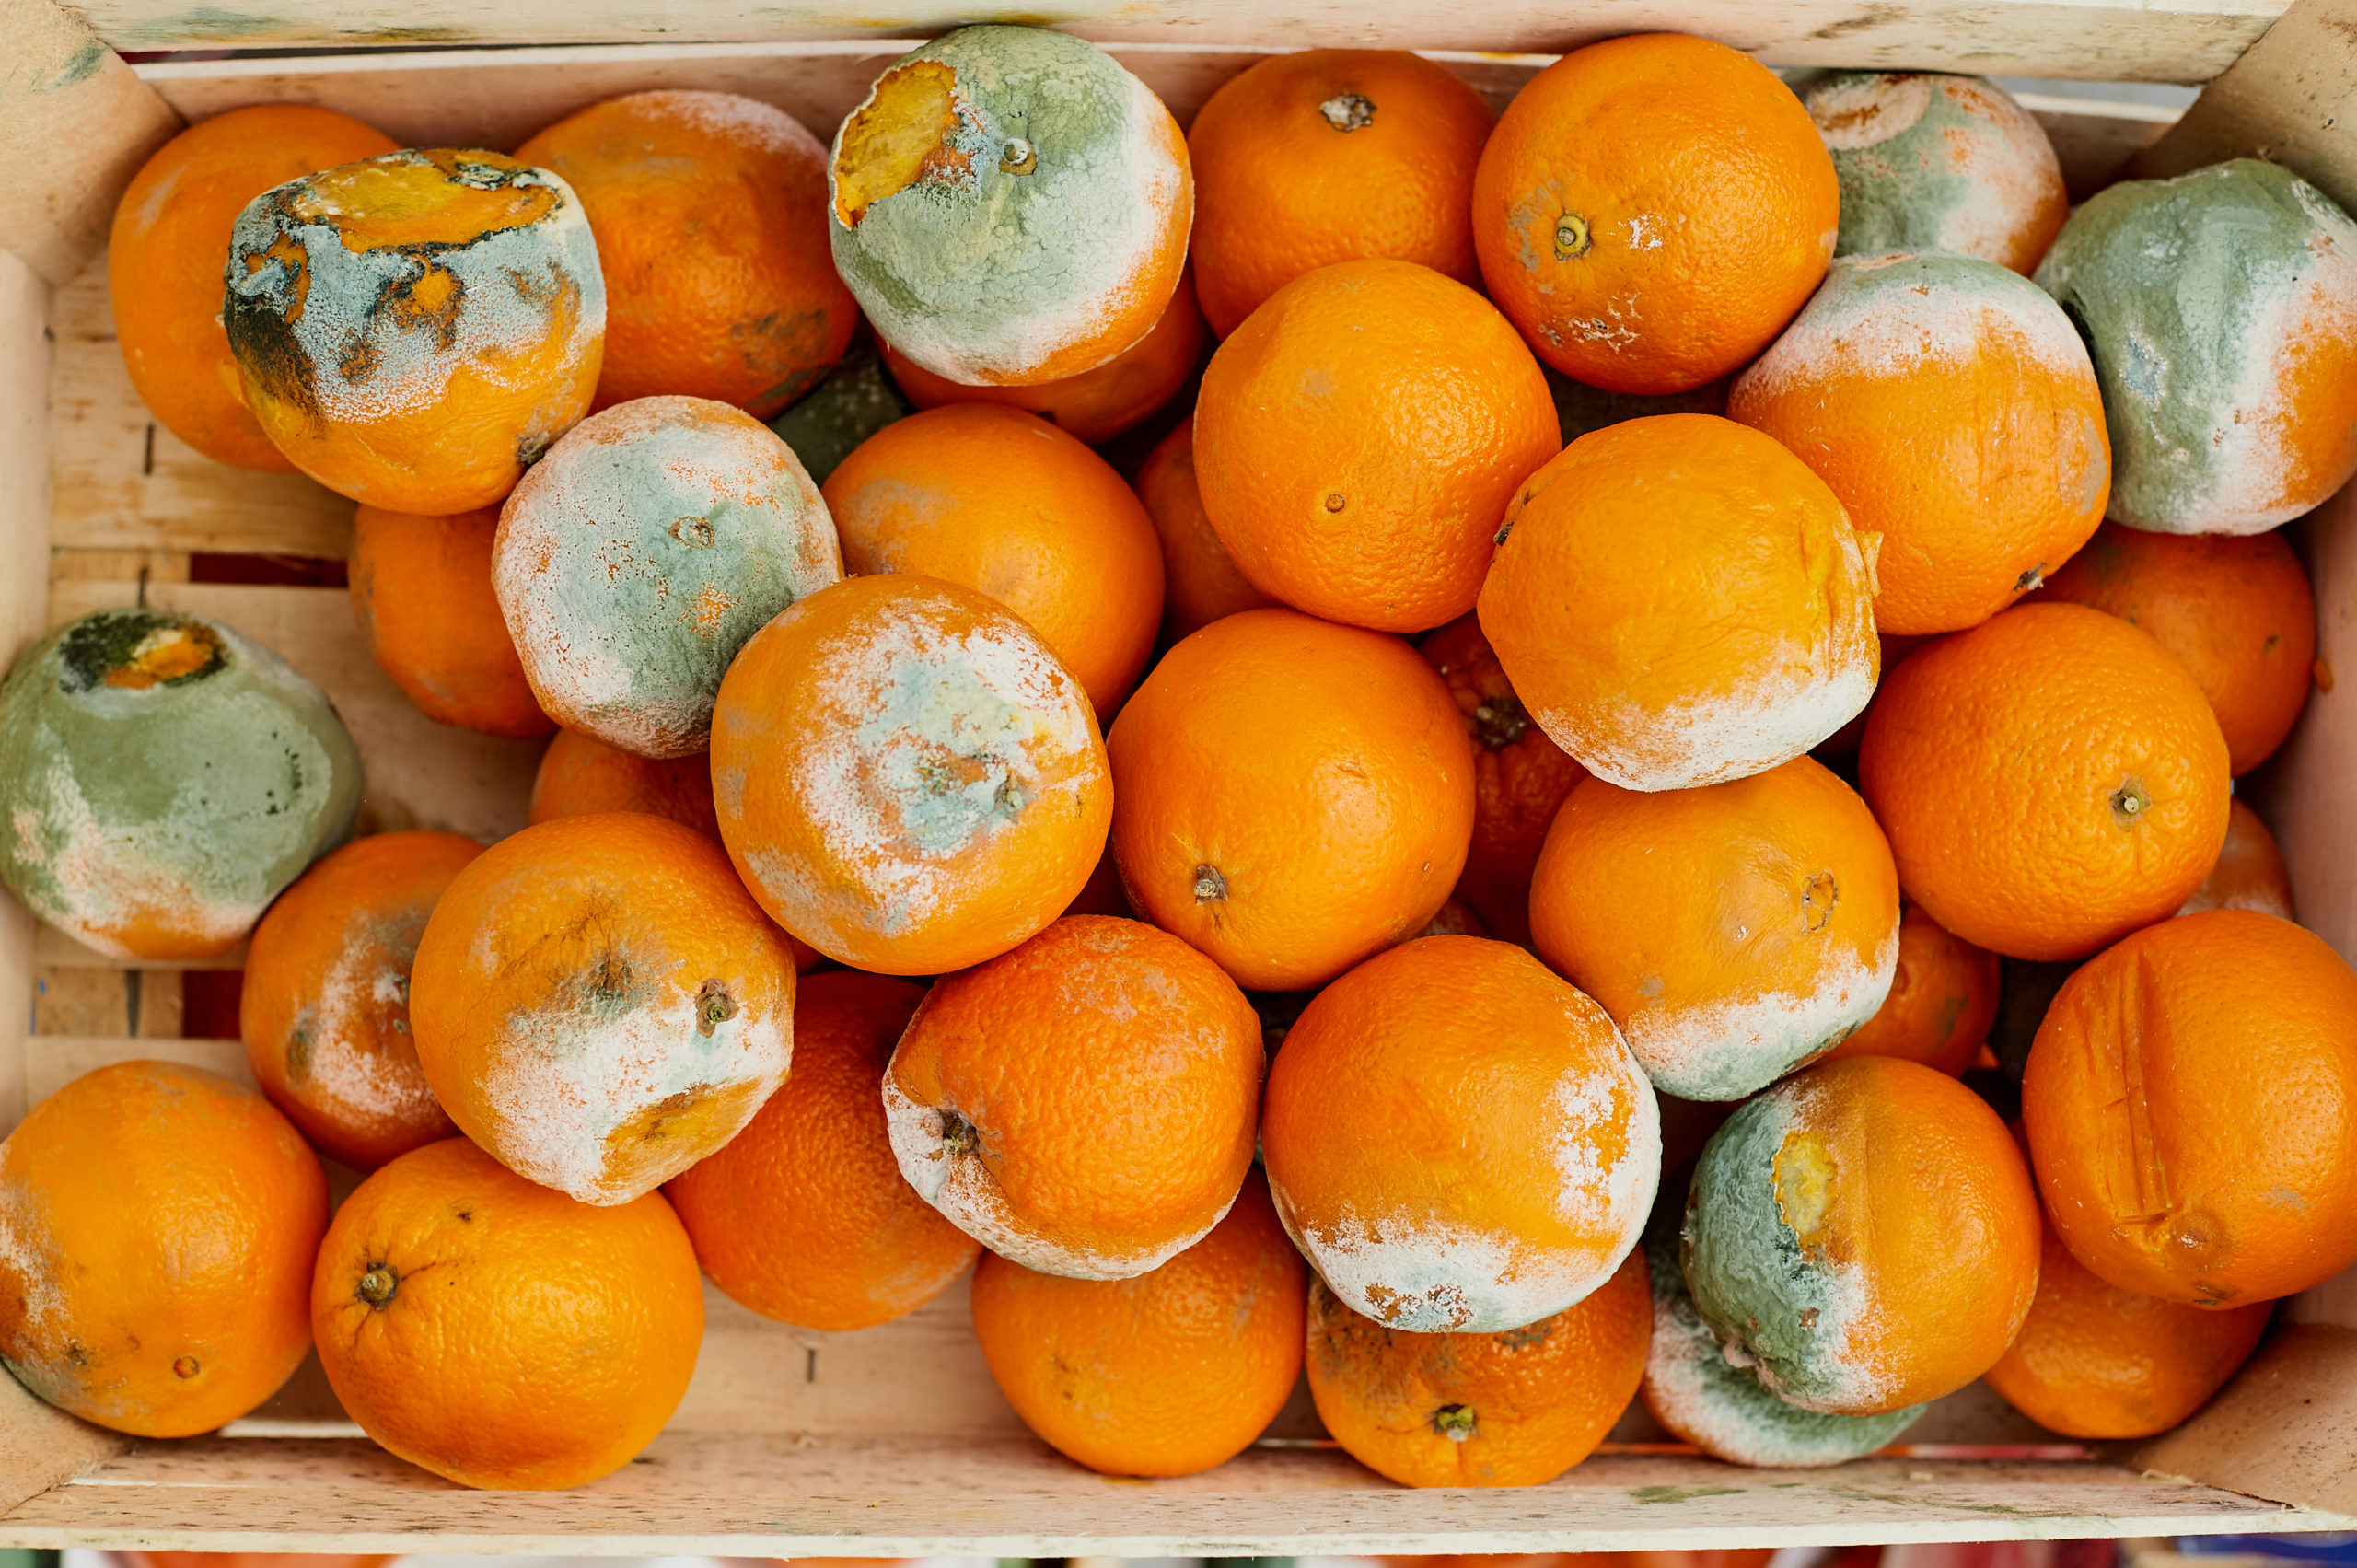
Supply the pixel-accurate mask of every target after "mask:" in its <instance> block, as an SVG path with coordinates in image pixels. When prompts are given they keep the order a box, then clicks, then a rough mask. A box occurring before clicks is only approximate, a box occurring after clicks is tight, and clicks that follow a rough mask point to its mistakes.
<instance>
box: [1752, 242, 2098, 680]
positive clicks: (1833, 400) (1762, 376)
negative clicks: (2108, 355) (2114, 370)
mask: <svg viewBox="0 0 2357 1568" xmlns="http://www.w3.org/2000/svg"><path fill="white" fill-rule="evenodd" d="M1727 416H1728V417H1729V418H1730V419H1735V420H1737V421H1740V422H1741V423H1743V424H1748V425H1750V426H1752V427H1753V428H1754V429H1757V430H1764V431H1766V432H1767V433H1768V434H1769V435H1771V436H1774V437H1776V439H1777V440H1779V441H1781V442H1782V443H1783V444H1784V445H1785V446H1787V447H1791V448H1792V449H1793V451H1794V452H1795V453H1797V454H1798V455H1799V457H1800V459H1801V460H1802V461H1803V462H1805V463H1806V464H1808V466H1809V467H1810V468H1812V469H1814V470H1816V471H1817V475H1818V476H1819V477H1820V478H1822V479H1823V480H1824V481H1825V482H1826V483H1828V484H1829V485H1831V486H1832V487H1833V493H1834V494H1836V495H1838V496H1840V498H1841V505H1843V506H1844V507H1845V508H1847V509H1848V511H1849V514H1850V521H1851V522H1852V524H1853V525H1855V526H1856V527H1857V528H1860V529H1862V530H1863V531H1864V532H1867V533H1879V534H1881V535H1882V554H1881V556H1880V558H1879V560H1878V562H1877V563H1876V573H1875V575H1876V577H1877V579H1878V582H1879V591H1878V592H1877V594H1876V595H1875V624H1876V625H1877V626H1879V627H1880V628H1881V629H1882V630H1883V631H1885V632H1897V633H1929V632H1956V631H1961V630H1963V629H1964V628H1965V627H1968V626H1978V625H1979V624H1980V622H1982V621H1986V620H1988V619H1989V618H1990V617H1991V616H1992V615H1994V614H1996V613H1997V612H1998V611H1999V610H2003V609H2004V608H2005V607H2006V606H2007V605H2010V604H2013V603H2015V602H2016V601H2018V600H2019V599H2020V598H2022V596H2024V595H2025V594H2027V593H2029V592H2031V591H2032V590H2033V589H2035V588H2037V587H2038V585H2039V583H2041V582H2042V581H2044V580H2045V578H2046V577H2047V576H2048V575H2050V574H2052V573H2054V572H2055V571H2057V570H2058V569H2060V568H2061V566H2062V563H2064V562H2065V561H2067V560H2069V559H2070V558H2071V555H2072V552H2073V551H2076V550H2077V549H2078V548H2079V547H2080V546H2081V545H2083V544H2084V543H2086V541H2087V539H2088V536H2089V535H2091V534H2093V533H2094V532H2095V531H2096V525H2097V524H2098V523H2101V522H2102V521H2103V506H2104V500H2105V498H2106V497H2107V496H2108V495H2109V494H2111V441H2110V438H2109V437H2108V436H2106V435H2105V433H2104V423H2103V397H2102V394H2101V393H2100V392H2099V391H2098V390H2097V389H2096V370H2095V366H2094V364H2093V363H2092V362H2091V361H2090V360H2089V359H2088V358H2087V348H2086V345H2085V344H2084V343H2081V342H2080V341H2079V334H2078V332H2077V331H2075V330H2073V327H2072V325H2071V319H2070V318H2069V317H2067V316H2065V315H2063V314H2062V308H2061V306H2059V305H2057V304H2055V303H2054V300H2053V298H2052V296H2049V294H2047V292H2046V291H2045V290H2044V289H2042V288H2039V287H2038V285H2036V284H2034V283H2032V282H2030V281H2029V280H2028V279H2027V278H2025V277H2023V276H2022V275H2021V274H2020V273H2014V272H2009V271H2007V270H2006V269H2005V268H2003V267H2001V266H1999V265H1998V264H1997V263H1996V262H1994V261H1981V260H1980V259H1978V258H1976V257H1971V256H1952V255H1945V254H1941V253H1939V252H1935V251H1893V252H1888V253H1886V254H1882V255H1877V256H1854V257H1848V258H1845V259H1843V260H1841V261H1836V262H1834V263H1833V270H1832V271H1831V272H1830V273H1828V274H1827V276H1826V279H1825V285H1824V286H1823V287H1821V288H1819V289H1818V290H1817V295H1816V297H1814V298H1813V299H1811V300H1810V301H1809V302H1808V305H1807V306H1806V308H1804V309H1803V310H1802V311H1801V313H1800V316H1799V318H1798V319H1795V320H1794V322H1793V324H1792V325H1791V326H1790V327H1788V328H1787V329H1785V331H1784V334H1783V336H1782V337H1780V338H1778V339H1777V340H1776V341H1775V343H1772V344H1771V345H1770V347H1769V350H1768V352H1767V353H1766V354H1761V355H1760V356H1759V359H1758V360H1757V361H1755V362H1754V363H1753V364H1752V366H1751V367H1750V368H1749V369H1747V370H1746V371H1745V372H1744V373H1743V374H1742V375H1740V376H1738V377H1736V379H1735V385H1734V387H1733V388H1731V389H1729V391H1728V394H1727Z"/></svg>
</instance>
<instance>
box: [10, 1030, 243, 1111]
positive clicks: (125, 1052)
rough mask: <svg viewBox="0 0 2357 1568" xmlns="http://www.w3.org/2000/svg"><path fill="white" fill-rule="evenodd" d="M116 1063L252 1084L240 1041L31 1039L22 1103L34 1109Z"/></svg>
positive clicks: (27, 1047)
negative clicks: (177, 1067) (155, 1065)
mask: <svg viewBox="0 0 2357 1568" xmlns="http://www.w3.org/2000/svg"><path fill="white" fill-rule="evenodd" d="M117 1062H177V1063H180V1064H181V1065H183V1066H187V1067H202V1068H203V1069H204V1070H205V1071H206V1072H208V1073H218V1074H221V1075H222V1076H223V1077H225V1078H232V1079H235V1080H236V1081H237V1082H238V1083H240V1084H243V1085H245V1086H247V1087H248V1088H251V1087H252V1086H253V1082H254V1075H253V1073H252V1071H251V1069H250V1068H248V1067H247V1065H246V1048H245V1044H244V1042H242V1041H240V1040H149V1039H136V1040H134V1039H127V1038H125V1037H123V1036H121V1035H34V1036H32V1037H31V1038H30V1039H29V1040H26V1042H25V1094H26V1100H25V1103H26V1104H28V1105H39V1104H40V1103H41V1101H42V1100H44V1099H47V1098H49V1097H50V1096H51V1095H53V1094H55V1093H56V1092H57V1091H58V1090H60V1089H62V1088H64V1086H66V1085H68V1084H70V1083H72V1082H73V1081H74V1080H75V1079H76V1078H78V1077H80V1076H81V1075H82V1074H85V1073H87V1072H89V1071H91V1070H92V1069H94V1068H99V1067H106V1066H111V1065H112V1064H113V1063H117Z"/></svg>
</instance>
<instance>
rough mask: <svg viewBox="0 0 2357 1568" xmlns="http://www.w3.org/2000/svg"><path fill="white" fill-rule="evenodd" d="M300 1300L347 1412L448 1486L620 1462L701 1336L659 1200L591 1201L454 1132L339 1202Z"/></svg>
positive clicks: (540, 1477) (691, 1268)
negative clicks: (541, 1182) (520, 1172)
mask: <svg viewBox="0 0 2357 1568" xmlns="http://www.w3.org/2000/svg"><path fill="white" fill-rule="evenodd" d="M310 1307H311V1327H312V1330H313V1331H314V1332H315V1333H317V1335H318V1336H319V1361H320V1364H321V1365H323V1366H324V1367H325V1368H326V1369H327V1375H328V1383H329V1386H330V1387H331V1388H334V1389H335V1396H336V1398H337V1399H338V1400H341V1401H342V1402H343V1408H344V1409H345V1410H346V1411H350V1412H351V1414H352V1419H353V1420H354V1421H356V1422H358V1423H360V1426H361V1429H362V1430H363V1431H365V1432H366V1433H367V1434H368V1435H369V1436H371V1437H373V1438H375V1439H376V1440H377V1442H378V1443H381V1444H382V1445H384V1446H386V1447H387V1448H389V1449H390V1450H391V1451H392V1452H393V1453H394V1454H396V1455H398V1456H400V1457H401V1458H404V1459H407V1460H408V1461H409V1462H410V1463H412V1464H413V1465H418V1466H421V1467H423V1468H424V1469H429V1470H432V1471H433V1472H434V1473H435V1475H438V1476H442V1477H444V1478H445V1479H447V1480H449V1481H457V1482H459V1484H460V1485H462V1486H476V1487H493V1488H501V1489H507V1490H517V1491H546V1490H552V1489H554V1488H559V1487H569V1486H579V1485H580V1484H582V1483H583V1482H584V1481H595V1480H596V1479H597V1478H598V1477H599V1476H601V1475H605V1474H607V1473H609V1472H610V1471H612V1470H616V1469H621V1467H622V1466H623V1465H625V1464H628V1463H629V1462H630V1460H631V1458H633V1456H634V1455H636V1454H637V1453H638V1452H639V1450H640V1449H642V1448H644V1447H645V1446H646V1445H647V1444H648V1443H650V1442H652V1441H653V1440H654V1437H655V1434H656V1433H657V1432H660V1431H661V1430H662V1429H663V1423H665V1422H667V1421H668V1420H670V1419H671V1412H672V1411H675V1410H677V1409H678V1408H679V1400H680V1397H681V1396H682V1395H684V1394H685V1393H686V1392H687V1391H688V1376H689V1374H691V1372H693V1371H694V1370H695V1365H696V1351H697V1350H698V1348H699V1347H700V1346H701V1345H702V1343H703V1286H702V1282H701V1281H700V1280H698V1279H697V1278H696V1258H695V1250H694V1249H692V1248H691V1247H690V1246H689V1245H688V1233H687V1232H686V1231H685V1230H683V1229H681V1228H680V1225H679V1217H678V1216H677V1215H675V1214H672V1212H671V1206H670V1205H669V1204H668V1203H666V1202H664V1201H663V1195H662V1194H661V1193H659V1192H647V1193H644V1194H642V1195H640V1196H639V1197H636V1198H633V1199H632V1200H631V1201H630V1202H627V1203H619V1204H616V1205H614V1206H612V1207H610V1208H592V1207H591V1206H589V1205H588V1204H586V1203H579V1202H575V1201H574V1200H573V1199H571V1198H568V1197H566V1196H565V1195H564V1194H563V1193H562V1192H555V1191H550V1190H549V1189H548V1188H546V1187H540V1186H536V1185H534V1184H533V1183H531V1182H529V1181H527V1180H525V1179H523V1178H522V1177H520V1176H517V1175H516V1174H515V1173H514V1172H512V1171H510V1170H508V1169H506V1168H505V1167H503V1166H501V1165H500V1164H499V1162H498V1161H496V1160H494V1159H493V1158H492V1157H491V1156H489V1155H487V1154H484V1153H483V1152H482V1150H481V1149H479V1148H477V1147H475V1145H474V1144H470V1143H469V1142H467V1141H466V1140H465V1139H464V1138H451V1139H447V1140H445V1141H444V1142H442V1143H439V1144H427V1145H426V1146H425V1147H424V1148H422V1149H417V1150H413V1151H412V1152H411V1153H409V1154H406V1155H403V1156H401V1158H399V1159H397V1160H395V1161H393V1162H392V1164H390V1165H389V1166H387V1167H385V1168H384V1169H382V1170H380V1171H378V1172H377V1174H376V1175H374V1176H372V1177H370V1178H369V1179H367V1180H366V1181H364V1182H362V1183H361V1184H360V1189H359V1191H355V1192H354V1193H353V1195H352V1196H351V1197H349V1198H347V1199H345V1200H344V1202H343V1208H341V1209H339V1210H338V1211H337V1212H336V1216H335V1224H334V1225H331V1227H329V1230H328V1235H327V1239H326V1240H325V1241H324V1242H322V1243H321V1244H320V1246H319V1267H318V1269H317V1271H316V1272H314V1273H313V1274H312V1276H311V1296H310Z"/></svg>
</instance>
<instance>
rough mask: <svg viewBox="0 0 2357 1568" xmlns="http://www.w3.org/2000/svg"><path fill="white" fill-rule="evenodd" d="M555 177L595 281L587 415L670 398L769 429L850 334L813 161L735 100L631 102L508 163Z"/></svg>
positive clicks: (601, 108) (535, 141) (796, 138)
mask: <svg viewBox="0 0 2357 1568" xmlns="http://www.w3.org/2000/svg"><path fill="white" fill-rule="evenodd" d="M516 158H517V162H519V163H528V164H532V165H536V166H537V167H539V168H547V169H552V170H554V171H555V172H556V173H558V174H560V175H562V176H563V177H564V180H565V182H566V183H567V184H569V185H571V186H572V187H573V190H574V192H575V194H576V195H577V196H579V197H580V199H581V209H582V211H584V212H586V214H588V215H589V232H590V233H591V234H593V235H595V236H596V237H597V240H598V267H599V268H600V270H601V271H602V272H603V273H605V278H606V362H605V366H604V367H603V368H602V369H601V370H600V371H599V372H598V400H597V403H596V406H597V407H598V408H610V407H611V406H612V405H614V404H615V403H622V402H628V401H630V400H631V399H633V398H646V397H656V396H659V395H662V394H667V393H669V394H677V395H679V396H682V397H691V398H711V399H713V400H714V401H718V402H724V403H733V404H735V405H736V406H737V407H738V408H741V409H743V410H744V411H745V412H747V413H749V414H751V415H752V416H753V417H754V418H756V419H770V418H772V417H774V416H775V415H776V414H777V413H778V412H780V411H781V410H783V409H784V407H785V406H786V405H787V404H788V403H791V402H793V401H795V399H796V398H799V397H800V396H801V395H802V394H803V393H805V392H807V391H808V390H809V389H811V388H812V387H814V386H816V385H818V383H819V377H823V376H824V375H826V373H827V371H828V370H829V369H830V367H831V366H833V365H834V363H835V361H836V360H837V359H840V358H841V357H842V352H843V350H844V349H845V348H847V347H849V346H850V344H851V337H852V331H853V328H855V327H856V326H857V325H858V323H859V308H858V307H857V306H856V305H854V304H853V302H852V297H851V291H850V290H849V289H847V288H845V287H843V285H842V280H841V279H839V278H837V277H836V276H835V263H834V258H833V256H832V255H831V254H830V250H829V247H828V242H827V149H826V148H825V147H823V146H821V145H819V138H817V137H816V136H813V135H812V134H810V133H809V132H808V131H806V130H804V129H803V127H802V122H800V121H798V120H796V119H795V118H794V116H792V115H790V114H788V113H786V112H785V111H784V110H781V109H772V107H770V106H769V105H768V104H766V103H761V102H760V101H758V100H756V99H749V98H740V97H738V96H737V94H735V93H714V92H678V91H657V92H637V93H626V94H624V95H623V96H622V97H621V98H610V99H607V100H606V101H605V102H603V103H593V104H591V105H590V106H589V107H588V108H586V109H584V110H578V111H576V112H575V113H572V114H569V115H567V116H565V117H564V118H563V120H560V121H558V122H556V123H555V124H553V125H551V126H549V127H548V128H547V129H546V130H544V131H542V132H540V134H538V135H536V136H534V137H533V138H532V139H531V140H529V141H528V142H526V143H525V144H524V145H522V146H520V147H518V148H517V149H516Z"/></svg>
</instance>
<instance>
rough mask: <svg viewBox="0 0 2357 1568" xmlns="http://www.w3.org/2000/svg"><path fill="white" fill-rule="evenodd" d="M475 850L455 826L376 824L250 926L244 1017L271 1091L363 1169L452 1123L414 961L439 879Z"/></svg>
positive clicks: (256, 1066) (311, 1135)
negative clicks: (417, 1022) (412, 997)
mask: <svg viewBox="0 0 2357 1568" xmlns="http://www.w3.org/2000/svg"><path fill="white" fill-rule="evenodd" d="M479 854H482V845H481V844H479V843H477V842H475V841H474V840H472V839H468V838H461V837H459V835H458V834H456V833H435V832H412V833H379V834H377V835H375V836H374V837H371V838H365V839H361V840H358V841H356V842H353V843H348V844H346V845H344V846H343V848H342V849H340V850H337V851H336V852H335V853H333V854H330V855H327V856H326V857H324V858H323V859H321V860H319V861H318V862H317V863H315V864H314V865H312V866H311V868H310V869H309V870H308V871H306V872H305V873H303V875H302V876H301V877H297V878H296V882H295V885H294V886H293V887H291V888H289V889H286V891H284V893H281V894H280V895H279V896H278V901H277V902H275V903H273V904H272V905H271V906H270V912H269V913H268V914H265V915H263V916H262V917H261V924H260V925H258V926H256V927H254V935H253V941H252V943H251V945H250V947H248V948H247V950H246V976H245V982H244V986H243V989H242V990H241V991H240V993H239V995H238V1028H239V1030H240V1032H242V1033H243V1034H244V1036H245V1040H246V1062H247V1064H248V1065H249V1066H250V1067H252V1069H253V1074H254V1081H255V1082H256V1083H258V1084H260V1085H261V1090H262V1093H264V1094H266V1095H268V1096H269V1097H270V1099H271V1103H272V1104H273V1105H275V1106H277V1107H278V1109H281V1110H283V1111H284V1112H285V1113H286V1115H287V1118H288V1120H290V1121H293V1122H294V1123H295V1125H296V1126H297V1127H299V1128H301V1129H302V1130H303V1135H304V1136H305V1137H307V1138H308V1139H309V1140H310V1141H311V1142H312V1144H314V1145H316V1146H317V1147H318V1148H319V1150H320V1151H321V1152H322V1153H324V1154H327V1155H329V1156H332V1157H334V1158H336V1159H340V1160H342V1161H343V1163H344V1164H346V1165H348V1166H353V1167H356V1168H358V1169H361V1170H374V1169H376V1168H377V1167H378V1166H380V1165H382V1164H384V1163H385V1162H386V1161H387V1160H389V1159H391V1158H392V1157H393V1156H396V1155H405V1154H407V1153H409V1151H410V1150H412V1149H414V1148H417V1147H420V1146H421V1145H423V1144H431V1143H434V1142H435V1141H436V1140H437V1139H442V1138H448V1137H452V1136H454V1135H456V1134H457V1132H458V1131H459V1129H458V1128H457V1127H456V1126H455V1125H453V1124H452V1122H451V1121H450V1118H449V1117H448V1116H447V1115H446V1114H445V1113H444V1111H443V1109H442V1106H441V1102H440V1101H438V1100H436V1099H435V1098H434V1091H433V1090H432V1089H431V1088H429V1087H427V1086H426V1082H425V1073H424V1069H423V1068H421V1067H419V1065H418V1063H417V1042H416V1040H414V1038H412V1035H411V1032H410V1023H409V990H410V970H411V966H412V964H413V963H414V962H415V961H416V958H417V944H418V939H419V938H420V937H422V936H423V935H425V922H426V918H427V917H428V916H429V915H431V914H432V913H433V912H434V906H435V903H436V902H437V901H438V900H440V899H441V897H442V892H443V889H446V888H447V887H449V885H450V883H451V880H452V879H453V878H454V877H457V876H458V875H459V872H460V871H462V870H464V869H465V868H466V866H467V865H468V863H469V862H470V861H472V860H473V859H474V858H475V856H477V855H479Z"/></svg>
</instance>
